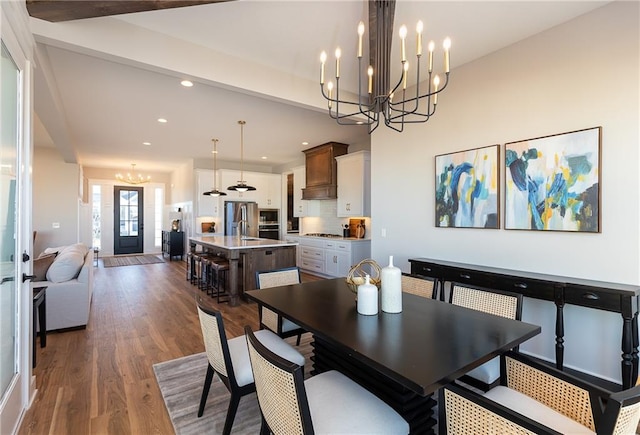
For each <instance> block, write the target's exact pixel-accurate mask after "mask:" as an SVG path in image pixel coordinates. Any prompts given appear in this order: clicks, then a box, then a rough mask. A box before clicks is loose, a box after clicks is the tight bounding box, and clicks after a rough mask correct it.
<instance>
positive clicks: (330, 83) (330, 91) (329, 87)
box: [327, 82, 333, 108]
mask: <svg viewBox="0 0 640 435" xmlns="http://www.w3.org/2000/svg"><path fill="white" fill-rule="evenodd" d="M327 92H328V93H329V108H331V102H332V100H331V93H332V92H333V82H329V83H327Z"/></svg>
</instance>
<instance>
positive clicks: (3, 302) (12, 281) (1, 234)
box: [0, 40, 27, 433]
mask: <svg viewBox="0 0 640 435" xmlns="http://www.w3.org/2000/svg"><path fill="white" fill-rule="evenodd" d="M1 51H2V57H1V63H0V77H1V78H2V80H1V86H2V87H1V90H0V96H1V99H0V124H2V129H0V433H12V432H13V430H14V428H15V426H16V425H17V422H18V418H19V415H20V410H21V407H22V398H23V395H24V391H23V389H22V386H21V384H22V382H23V378H24V377H25V376H27V374H26V373H24V372H23V370H24V367H25V365H24V364H20V362H21V356H22V355H23V353H22V352H21V346H22V338H23V336H22V335H21V334H20V324H21V316H20V315H19V313H20V312H21V305H20V300H21V298H20V297H19V296H20V294H19V291H20V289H21V284H22V281H20V280H19V279H18V277H19V276H20V275H19V273H20V271H21V270H22V269H21V265H20V263H19V259H21V258H22V257H21V256H19V255H18V252H19V247H18V241H17V240H18V226H17V216H18V214H17V212H16V210H18V204H19V203H18V198H19V195H18V192H17V189H18V183H17V181H18V177H17V175H18V173H19V172H18V158H19V156H20V148H21V147H20V141H21V135H20V131H21V125H22V122H23V120H22V119H21V115H20V114H21V92H20V89H21V71H20V69H19V68H18V66H17V65H16V63H15V62H14V60H13V58H12V56H11V54H10V52H9V50H8V49H7V47H6V46H5V43H4V40H3V41H2V44H1Z"/></svg>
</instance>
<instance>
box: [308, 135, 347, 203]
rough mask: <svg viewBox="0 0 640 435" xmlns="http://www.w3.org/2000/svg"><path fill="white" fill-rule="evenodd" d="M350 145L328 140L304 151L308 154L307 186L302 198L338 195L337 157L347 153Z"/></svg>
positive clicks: (334, 197)
mask: <svg viewBox="0 0 640 435" xmlns="http://www.w3.org/2000/svg"><path fill="white" fill-rule="evenodd" d="M348 147H349V145H347V144H343V143H338V142H327V143H325V144H323V145H318V146H316V147H313V148H309V149H308V150H304V151H303V153H305V156H306V164H305V172H306V187H305V188H304V189H302V199H336V198H337V197H338V174H337V171H338V164H337V162H336V157H338V156H341V155H344V154H347V148H348Z"/></svg>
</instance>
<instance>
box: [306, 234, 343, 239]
mask: <svg viewBox="0 0 640 435" xmlns="http://www.w3.org/2000/svg"><path fill="white" fill-rule="evenodd" d="M304 235H305V236H311V237H329V238H336V237H339V238H342V236H341V235H340V234H325V233H306V234H304Z"/></svg>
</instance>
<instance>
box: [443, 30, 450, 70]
mask: <svg viewBox="0 0 640 435" xmlns="http://www.w3.org/2000/svg"><path fill="white" fill-rule="evenodd" d="M442 48H444V72H445V73H448V72H449V50H451V39H450V38H448V37H447V38H445V39H444V42H443V43H442Z"/></svg>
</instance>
